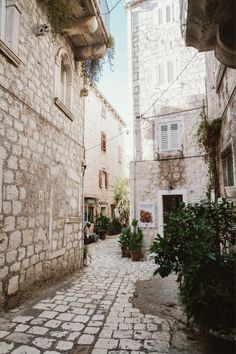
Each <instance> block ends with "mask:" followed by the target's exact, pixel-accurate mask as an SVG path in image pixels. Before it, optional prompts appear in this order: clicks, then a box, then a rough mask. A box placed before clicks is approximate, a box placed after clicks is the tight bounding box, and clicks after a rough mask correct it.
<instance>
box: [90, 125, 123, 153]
mask: <svg viewBox="0 0 236 354" xmlns="http://www.w3.org/2000/svg"><path fill="white" fill-rule="evenodd" d="M124 134H129V130H126V131H123V132H122V133H120V134H118V135H115V136H112V137H111V138H110V139H107V141H106V142H107V143H108V142H109V141H111V140H114V139H116V138H118V137H119V136H121V135H124ZM98 146H101V143H99V144H96V145H94V146H91V147H90V148H88V149H85V152H86V151H89V150H92V149H95V148H96V147H98Z"/></svg>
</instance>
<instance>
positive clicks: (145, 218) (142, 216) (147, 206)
mask: <svg viewBox="0 0 236 354" xmlns="http://www.w3.org/2000/svg"><path fill="white" fill-rule="evenodd" d="M138 213H139V214H138V221H139V226H140V227H155V203H153V202H142V203H139V211H138Z"/></svg>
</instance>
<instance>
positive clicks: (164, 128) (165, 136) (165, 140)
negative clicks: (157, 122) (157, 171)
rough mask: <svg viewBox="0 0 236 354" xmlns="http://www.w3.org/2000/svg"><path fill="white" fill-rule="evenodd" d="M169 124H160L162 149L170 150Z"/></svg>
mask: <svg viewBox="0 0 236 354" xmlns="http://www.w3.org/2000/svg"><path fill="white" fill-rule="evenodd" d="M168 135H169V134H168V124H161V126H160V145H159V146H160V150H161V151H168Z"/></svg>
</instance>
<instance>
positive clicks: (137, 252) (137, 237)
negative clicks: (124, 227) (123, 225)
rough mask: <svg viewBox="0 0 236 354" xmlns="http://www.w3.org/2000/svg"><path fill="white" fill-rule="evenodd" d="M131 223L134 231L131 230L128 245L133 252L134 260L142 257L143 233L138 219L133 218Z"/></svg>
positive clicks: (132, 257)
mask: <svg viewBox="0 0 236 354" xmlns="http://www.w3.org/2000/svg"><path fill="white" fill-rule="evenodd" d="M131 225H132V227H133V231H132V232H130V238H129V246H128V247H129V250H130V253H131V259H132V261H140V259H141V258H142V252H141V248H142V239H143V233H142V231H141V230H139V228H138V220H136V219H133V221H132V223H131Z"/></svg>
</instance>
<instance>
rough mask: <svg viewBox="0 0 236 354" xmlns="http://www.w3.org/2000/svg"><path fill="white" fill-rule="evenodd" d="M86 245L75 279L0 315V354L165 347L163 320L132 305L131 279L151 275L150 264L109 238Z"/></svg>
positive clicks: (163, 350)
mask: <svg viewBox="0 0 236 354" xmlns="http://www.w3.org/2000/svg"><path fill="white" fill-rule="evenodd" d="M89 248H90V264H89V265H88V266H87V267H86V268H84V271H83V272H82V273H77V280H75V281H73V282H72V283H71V284H70V285H69V286H68V287H67V288H62V289H60V290H57V291H55V293H54V295H51V296H49V297H47V298H44V299H41V300H40V301H38V302H37V303H32V306H29V303H28V304H26V305H25V306H23V307H21V308H17V309H14V310H12V311H10V312H9V313H8V314H7V315H6V316H7V318H5V319H2V320H1V324H0V329H1V330H0V338H1V342H0V353H1V354H6V353H12V354H22V353H25V354H39V353H44V354H56V353H92V354H106V353H110V354H111V353H113V354H114V353H120V354H123V353H132V354H135V353H149V352H154V353H168V352H169V350H168V349H169V341H170V333H169V332H170V331H169V325H168V323H167V322H166V321H165V320H163V319H161V318H159V317H157V316H151V315H144V314H141V313H140V311H139V310H138V309H136V308H134V307H133V305H132V297H133V294H134V291H135V282H136V281H137V280H145V279H149V278H151V277H152V274H153V270H154V269H155V265H154V263H153V262H152V261H144V262H131V261H130V260H129V259H127V258H121V257H120V249H119V247H118V244H117V241H116V240H114V239H108V240H106V241H105V242H99V243H97V244H92V245H90V246H89ZM95 251H96V253H95Z"/></svg>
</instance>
